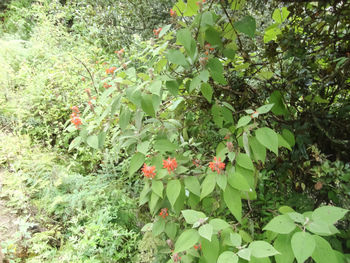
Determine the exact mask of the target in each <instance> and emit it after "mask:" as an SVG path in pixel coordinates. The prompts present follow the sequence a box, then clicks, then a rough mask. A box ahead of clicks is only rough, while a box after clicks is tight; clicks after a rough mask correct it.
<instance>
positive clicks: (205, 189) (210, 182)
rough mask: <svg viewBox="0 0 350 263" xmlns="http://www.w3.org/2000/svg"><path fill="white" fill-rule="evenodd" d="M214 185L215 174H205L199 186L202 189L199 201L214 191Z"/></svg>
mask: <svg viewBox="0 0 350 263" xmlns="http://www.w3.org/2000/svg"><path fill="white" fill-rule="evenodd" d="M215 184H216V178H215V174H214V173H209V174H207V175H206V176H205V178H204V181H203V183H202V186H201V188H202V191H201V195H200V197H201V200H202V199H203V198H204V197H206V196H207V195H209V194H211V193H212V192H213V191H214V188H215Z"/></svg>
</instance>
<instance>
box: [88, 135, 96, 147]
mask: <svg viewBox="0 0 350 263" xmlns="http://www.w3.org/2000/svg"><path fill="white" fill-rule="evenodd" d="M86 142H87V144H88V145H89V146H90V147H92V148H94V149H96V150H98V137H97V135H90V136H89V137H87V139H86Z"/></svg>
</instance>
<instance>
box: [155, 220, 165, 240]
mask: <svg viewBox="0 0 350 263" xmlns="http://www.w3.org/2000/svg"><path fill="white" fill-rule="evenodd" d="M164 229H165V220H164V219H163V218H158V220H157V221H156V222H154V223H153V227H152V234H153V236H158V235H160V234H161V233H162V232H163V231H164Z"/></svg>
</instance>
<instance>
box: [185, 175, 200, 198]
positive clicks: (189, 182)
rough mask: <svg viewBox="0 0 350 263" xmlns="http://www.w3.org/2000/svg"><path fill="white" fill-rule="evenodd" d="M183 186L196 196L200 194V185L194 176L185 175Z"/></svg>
mask: <svg viewBox="0 0 350 263" xmlns="http://www.w3.org/2000/svg"><path fill="white" fill-rule="evenodd" d="M185 186H186V188H187V189H188V190H189V191H190V192H191V193H193V194H195V195H197V196H200V195H201V186H200V184H199V181H198V178H197V177H196V176H187V177H185Z"/></svg>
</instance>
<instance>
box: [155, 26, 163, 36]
mask: <svg viewBox="0 0 350 263" xmlns="http://www.w3.org/2000/svg"><path fill="white" fill-rule="evenodd" d="M162 29H163V28H161V27H160V28H157V29H153V34H154V35H155V37H158V36H159V33H160V31H162Z"/></svg>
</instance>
